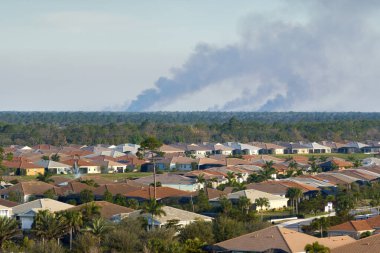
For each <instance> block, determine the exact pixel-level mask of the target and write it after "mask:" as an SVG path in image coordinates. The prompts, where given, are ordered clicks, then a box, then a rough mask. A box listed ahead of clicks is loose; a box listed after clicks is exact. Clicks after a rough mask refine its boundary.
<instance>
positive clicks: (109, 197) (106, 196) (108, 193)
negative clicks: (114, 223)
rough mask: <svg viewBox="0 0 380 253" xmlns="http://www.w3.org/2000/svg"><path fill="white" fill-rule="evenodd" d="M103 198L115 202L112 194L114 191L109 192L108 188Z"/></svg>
mask: <svg viewBox="0 0 380 253" xmlns="http://www.w3.org/2000/svg"><path fill="white" fill-rule="evenodd" d="M103 200H104V201H107V202H110V203H113V196H112V193H111V192H109V191H108V190H105V192H104V194H103Z"/></svg>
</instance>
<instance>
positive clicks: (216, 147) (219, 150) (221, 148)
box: [210, 143, 234, 156]
mask: <svg viewBox="0 0 380 253" xmlns="http://www.w3.org/2000/svg"><path fill="white" fill-rule="evenodd" d="M210 147H211V150H212V154H215V155H225V156H229V155H232V152H233V150H234V149H233V148H232V147H229V146H226V145H223V144H221V143H216V144H213V145H210Z"/></svg>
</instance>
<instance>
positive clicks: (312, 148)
mask: <svg viewBox="0 0 380 253" xmlns="http://www.w3.org/2000/svg"><path fill="white" fill-rule="evenodd" d="M304 145H305V146H306V147H308V148H309V154H330V153H331V148H330V147H328V146H324V145H321V144H319V143H317V142H311V143H305V144H304Z"/></svg>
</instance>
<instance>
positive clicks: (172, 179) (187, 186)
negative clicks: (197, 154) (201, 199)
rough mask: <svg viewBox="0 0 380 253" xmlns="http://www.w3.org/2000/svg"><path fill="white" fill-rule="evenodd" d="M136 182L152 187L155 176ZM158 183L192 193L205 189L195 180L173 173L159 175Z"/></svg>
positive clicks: (157, 176) (142, 178)
mask: <svg viewBox="0 0 380 253" xmlns="http://www.w3.org/2000/svg"><path fill="white" fill-rule="evenodd" d="M135 181H136V182H137V183H140V184H144V185H151V184H153V175H152V176H147V177H141V178H139V179H136V180H135ZM156 182H160V183H161V186H165V187H170V188H174V189H178V190H182V191H191V192H194V191H197V190H199V189H201V188H202V187H203V185H202V184H199V183H197V182H196V180H195V179H194V178H189V177H185V176H181V175H177V174H172V173H165V174H157V175H156Z"/></svg>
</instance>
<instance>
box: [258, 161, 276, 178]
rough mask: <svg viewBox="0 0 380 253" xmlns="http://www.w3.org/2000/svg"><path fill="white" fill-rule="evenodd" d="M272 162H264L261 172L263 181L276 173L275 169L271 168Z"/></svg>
mask: <svg viewBox="0 0 380 253" xmlns="http://www.w3.org/2000/svg"><path fill="white" fill-rule="evenodd" d="M273 164H274V163H273V161H266V162H265V164H264V166H263V170H262V171H261V175H262V176H263V177H264V179H265V180H268V179H270V178H272V175H273V174H275V173H276V169H275V168H273Z"/></svg>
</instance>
